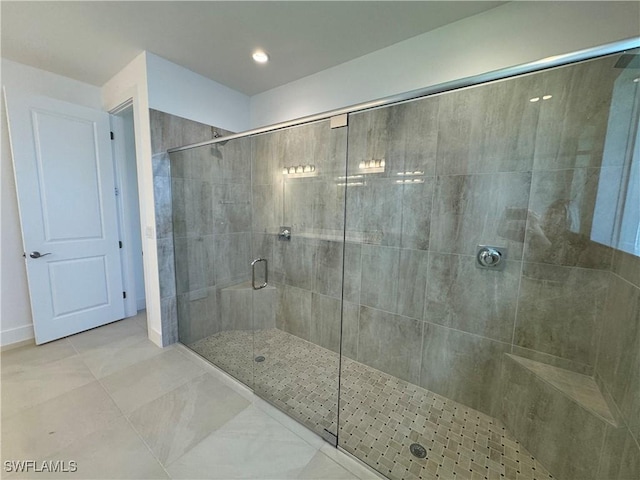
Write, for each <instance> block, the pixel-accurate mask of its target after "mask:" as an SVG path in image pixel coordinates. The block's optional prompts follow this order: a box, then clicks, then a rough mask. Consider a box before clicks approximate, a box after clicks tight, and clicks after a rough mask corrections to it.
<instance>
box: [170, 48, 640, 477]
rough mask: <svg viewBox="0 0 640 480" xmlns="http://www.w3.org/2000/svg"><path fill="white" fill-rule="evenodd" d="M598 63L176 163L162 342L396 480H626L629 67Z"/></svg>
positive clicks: (629, 428)
mask: <svg viewBox="0 0 640 480" xmlns="http://www.w3.org/2000/svg"><path fill="white" fill-rule="evenodd" d="M627 45H628V44H627ZM636 45H637V42H636ZM612 51H613V50H612V49H611V48H609V50H608V51H607V52H606V53H608V54H607V55H602V56H597V57H596V56H595V55H596V54H598V55H601V54H602V52H603V50H599V51H597V50H593V51H591V53H590V54H589V55H591V56H592V57H593V58H589V59H586V60H585V59H584V58H586V56H585V55H582V59H581V61H575V60H577V59H578V58H577V57H575V58H573V57H570V56H569V57H566V58H567V59H571V60H573V61H575V62H574V63H570V64H566V65H562V66H555V67H554V68H546V69H541V70H540V69H539V70H537V71H533V69H532V68H530V67H529V68H528V69H523V70H521V71H518V70H517V69H516V70H514V71H513V72H516V73H522V72H525V70H526V73H522V74H520V75H511V76H508V77H506V78H501V79H500V80H494V81H491V82H484V83H482V82H480V83H478V82H477V81H474V80H469V81H465V82H458V83H457V85H456V86H457V87H464V88H448V87H447V88H442V89H440V90H436V89H434V90H433V92H434V93H431V94H428V95H423V96H421V97H419V98H413V99H409V97H410V96H411V95H406V96H404V97H403V98H402V101H399V102H396V103H392V102H389V103H384V102H381V103H380V104H379V105H373V104H372V105H369V107H370V108H356V109H353V111H351V112H338V113H340V115H339V116H333V117H330V118H329V117H327V118H317V119H312V120H311V121H304V122H301V123H299V124H295V123H294V122H292V123H291V124H288V125H284V126H281V127H279V128H274V129H265V130H264V131H256V132H253V133H250V134H247V135H233V136H228V137H224V139H223V141H218V140H215V141H214V142H213V143H207V144H204V145H200V146H192V147H185V148H180V149H174V150H173V151H172V152H171V153H170V157H171V166H170V170H171V192H172V209H173V237H174V238H173V245H174V257H175V275H176V294H177V310H178V335H179V339H180V342H182V343H184V344H185V345H187V346H188V347H189V348H191V349H193V350H194V351H195V352H197V353H199V354H200V355H202V356H203V357H204V358H206V359H208V360H209V361H211V362H212V363H214V364H215V365H217V366H218V367H220V368H222V369H223V370H225V371H226V372H228V373H229V374H231V375H233V376H234V377H236V378H237V379H238V380H240V381H241V382H243V383H245V384H246V385H248V386H249V387H251V388H252V389H253V390H254V391H255V392H256V394H258V395H260V396H261V397H263V398H265V399H266V400H268V401H269V402H271V403H272V404H274V405H275V406H277V407H279V408H280V409H282V410H283V411H285V412H286V413H288V414H289V415H290V416H292V417H294V418H295V419H297V420H298V421H300V422H301V423H303V424H304V425H306V426H307V427H308V428H310V429H312V430H314V431H315V432H317V433H318V434H319V435H321V436H323V437H324V438H325V439H326V440H327V441H329V442H331V443H333V444H334V445H337V446H338V447H340V448H342V449H343V450H345V451H347V452H349V453H351V454H352V455H354V456H355V457H357V458H358V459H360V460H361V461H363V462H365V463H366V464H368V465H369V466H371V467H372V468H374V469H375V470H377V471H379V472H380V473H381V474H383V475H385V476H386V477H389V478H391V479H434V478H445V479H453V478H457V479H505V478H506V479H512V480H516V479H543V478H544V479H546V478H552V476H553V477H554V478H560V479H564V480H588V479H594V480H608V479H610V480H622V479H635V480H637V479H638V478H639V477H638V475H639V472H640V447H639V446H638V441H639V440H640V258H638V257H639V256H640V229H639V226H640V141H639V140H640V138H639V130H638V116H639V109H640V100H639V98H640V97H639V95H638V89H639V88H640V87H639V85H640V83H639V79H640V61H639V58H640V57H638V52H637V51H633V50H627V51H618V52H617V53H611V52H612ZM540 66H541V67H542V66H544V67H549V64H544V65H543V64H540ZM513 72H512V73H513ZM501 76H502V77H505V75H501ZM494 78H497V76H496V77H494ZM486 79H488V77H485V78H480V79H476V80H478V81H479V80H483V81H484V80H486ZM476 83H477V84H476ZM452 87H453V84H452ZM423 93H424V92H423Z"/></svg>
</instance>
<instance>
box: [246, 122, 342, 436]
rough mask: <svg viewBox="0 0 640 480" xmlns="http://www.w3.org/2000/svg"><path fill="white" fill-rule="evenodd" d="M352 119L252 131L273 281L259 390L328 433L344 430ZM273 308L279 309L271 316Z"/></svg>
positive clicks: (256, 220) (260, 344) (258, 220)
mask: <svg viewBox="0 0 640 480" xmlns="http://www.w3.org/2000/svg"><path fill="white" fill-rule="evenodd" d="M346 130H347V129H346V127H340V128H333V129H332V128H331V126H330V121H329V120H326V121H320V122H316V123H310V124H303V125H300V126H296V127H292V128H287V129H283V130H278V131H275V132H270V133H265V134H261V135H256V136H255V137H253V139H252V149H253V154H252V159H253V163H252V172H253V249H254V254H255V256H256V257H264V258H268V259H269V283H270V286H271V288H272V289H273V290H274V294H273V297H272V298H271V299H270V300H269V301H268V302H259V304H260V307H261V308H263V309H264V308H269V309H273V311H274V312H275V323H274V322H273V321H270V323H269V324H268V325H266V324H264V323H263V322H262V320H258V315H260V312H261V311H260V310H259V309H258V307H257V305H258V304H256V311H255V314H254V315H255V317H256V327H257V330H256V332H255V355H256V360H258V359H260V360H261V361H259V362H258V361H257V362H256V363H255V377H254V391H255V392H256V393H257V394H258V395H260V396H262V397H263V398H265V399H267V400H268V401H269V402H271V403H272V404H274V405H275V406H277V407H279V408H280V409H282V410H284V411H285V412H286V413H288V414H289V415H290V416H292V417H294V418H295V419H297V420H298V421H300V422H301V423H303V424H305V425H306V426H307V427H309V428H311V429H312V430H313V431H315V432H316V433H318V434H319V435H321V436H323V437H325V438H326V439H327V440H328V441H330V442H332V443H335V435H336V434H337V411H338V385H339V383H338V375H339V372H340V370H339V363H340V356H339V353H340V323H341V297H342V256H343V244H344V200H345V196H344V192H345V184H346V182H347V180H346V179H345V168H346V167H345V164H346V138H347V131H346ZM271 318H272V317H271V316H270V319H271Z"/></svg>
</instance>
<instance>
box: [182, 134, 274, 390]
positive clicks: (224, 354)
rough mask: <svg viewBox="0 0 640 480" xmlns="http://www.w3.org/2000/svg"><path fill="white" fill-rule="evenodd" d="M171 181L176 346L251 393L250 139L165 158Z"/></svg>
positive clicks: (252, 301) (252, 363) (252, 322)
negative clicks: (169, 165) (169, 169)
mask: <svg viewBox="0 0 640 480" xmlns="http://www.w3.org/2000/svg"><path fill="white" fill-rule="evenodd" d="M171 177H172V182H171V188H172V197H173V199H172V200H173V201H172V209H173V229H174V255H175V269H176V290H177V297H178V301H177V308H178V336H179V339H180V342H182V343H183V344H185V345H186V346H188V347H189V348H191V349H192V350H194V351H195V352H197V353H198V354H200V355H201V356H203V357H204V358H206V359H207V360H209V361H210V362H212V363H214V364H215V365H217V366H218V367H220V368H222V369H223V370H224V371H226V372H227V373H229V374H230V375H232V376H234V377H236V378H237V379H238V380H240V381H242V382H243V383H245V384H246V385H248V386H250V387H252V386H253V365H254V353H253V331H254V315H253V312H254V299H256V300H257V299H258V298H262V297H263V296H264V293H265V292H262V293H261V294H260V295H256V294H255V293H254V290H253V287H252V269H251V261H252V259H253V258H254V257H253V254H252V251H251V249H252V247H251V242H252V236H251V213H252V209H251V207H252V203H251V139H250V138H240V139H235V140H229V141H226V142H224V141H223V142H220V143H217V144H214V145H205V146H201V147H197V148H193V149H189V150H184V151H180V152H175V153H172V154H171ZM261 263H263V262H261ZM256 270H257V269H256ZM256 275H258V276H260V278H262V277H261V276H262V275H263V273H261V272H258V271H256ZM256 281H259V280H256ZM260 310H261V311H263V309H260Z"/></svg>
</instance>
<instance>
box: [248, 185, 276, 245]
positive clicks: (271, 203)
mask: <svg viewBox="0 0 640 480" xmlns="http://www.w3.org/2000/svg"><path fill="white" fill-rule="evenodd" d="M282 205H283V184H282V181H281V182H280V184H277V185H256V184H254V185H253V231H254V232H255V233H272V234H277V233H278V232H279V228H280V226H281V225H282V226H284V223H283V211H282Z"/></svg>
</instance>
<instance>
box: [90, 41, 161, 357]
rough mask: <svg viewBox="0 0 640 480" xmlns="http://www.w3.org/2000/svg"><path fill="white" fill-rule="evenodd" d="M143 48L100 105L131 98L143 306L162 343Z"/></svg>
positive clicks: (151, 332) (105, 91)
mask: <svg viewBox="0 0 640 480" xmlns="http://www.w3.org/2000/svg"><path fill="white" fill-rule="evenodd" d="M146 55H147V54H146V53H145V52H143V53H141V54H140V55H138V56H137V57H136V58H134V59H133V60H132V61H131V62H130V63H129V64H128V65H127V66H126V67H125V68H123V69H122V70H121V71H120V72H118V73H117V74H116V75H115V76H114V77H113V78H111V79H110V80H109V81H108V82H107V83H106V84H104V86H103V87H102V107H103V109H104V110H106V111H113V110H114V109H117V108H118V107H120V106H121V105H123V104H125V103H128V102H131V105H132V106H133V124H134V132H135V145H136V147H135V148H136V163H137V174H138V198H139V200H140V224H141V228H142V232H141V236H142V250H143V251H144V256H143V264H144V279H145V282H144V290H145V299H146V307H147V332H148V335H149V339H150V340H151V341H152V342H154V343H155V344H156V345H159V346H162V321H161V316H160V281H159V278H158V245H157V242H156V232H155V224H156V219H155V206H154V201H153V167H152V165H151V125H150V123H149V91H148V88H147V60H146Z"/></svg>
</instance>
